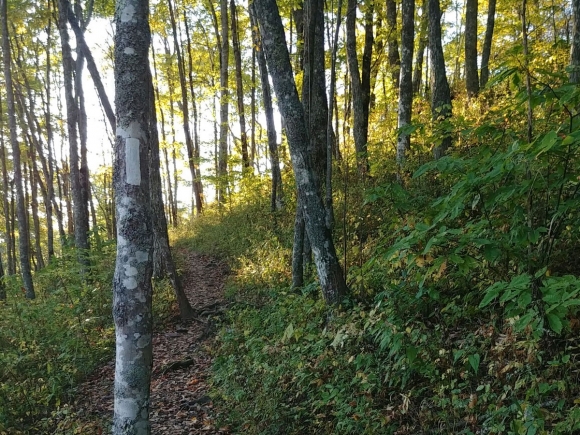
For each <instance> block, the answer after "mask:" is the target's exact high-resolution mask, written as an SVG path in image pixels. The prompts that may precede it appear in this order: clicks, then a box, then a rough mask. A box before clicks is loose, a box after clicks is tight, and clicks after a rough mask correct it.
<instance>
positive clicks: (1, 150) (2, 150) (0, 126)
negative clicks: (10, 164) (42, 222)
mask: <svg viewBox="0 0 580 435" xmlns="http://www.w3.org/2000/svg"><path fill="white" fill-rule="evenodd" d="M2 107H3V102H2V101H1V100H0V159H1V163H2V192H4V195H2V200H3V206H4V222H5V224H6V235H5V237H6V246H7V249H6V258H7V268H8V275H9V276H11V275H14V274H15V273H16V267H15V264H14V263H15V258H14V257H13V256H12V249H11V247H12V245H13V240H12V234H13V230H12V227H13V226H14V221H13V220H12V216H11V213H10V203H9V201H8V199H9V197H11V196H12V187H11V185H10V183H9V182H8V169H7V167H6V158H7V157H6V154H7V153H6V144H5V143H4V114H3V113H2V112H3V110H2Z"/></svg>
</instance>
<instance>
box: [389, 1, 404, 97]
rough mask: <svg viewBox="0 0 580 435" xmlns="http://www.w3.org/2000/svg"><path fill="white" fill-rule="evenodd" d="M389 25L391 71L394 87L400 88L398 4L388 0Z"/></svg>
mask: <svg viewBox="0 0 580 435" xmlns="http://www.w3.org/2000/svg"><path fill="white" fill-rule="evenodd" d="M387 25H388V26H389V30H388V32H389V33H388V36H387V57H388V60H389V71H390V72H391V78H392V80H393V86H394V87H395V88H398V87H399V75H400V73H399V68H400V67H401V58H400V57H399V42H398V41H397V3H396V2H395V0H387Z"/></svg>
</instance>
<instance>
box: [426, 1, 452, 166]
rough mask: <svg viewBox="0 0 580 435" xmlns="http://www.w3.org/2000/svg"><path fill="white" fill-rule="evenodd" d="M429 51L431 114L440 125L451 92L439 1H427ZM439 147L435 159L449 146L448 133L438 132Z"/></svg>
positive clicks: (446, 114)
mask: <svg viewBox="0 0 580 435" xmlns="http://www.w3.org/2000/svg"><path fill="white" fill-rule="evenodd" d="M429 50H430V52H431V59H432V67H431V68H432V69H433V78H434V80H433V90H432V97H431V114H432V118H433V121H434V122H435V123H439V124H440V123H441V122H442V121H444V120H446V119H447V118H449V117H450V116H451V92H450V90H449V83H448V82H447V74H446V72H445V59H444V57H443V46H442V45H441V8H440V6H439V0H429ZM439 139H440V141H441V143H440V145H436V146H435V147H434V149H433V155H434V157H435V159H439V158H440V157H442V156H443V155H444V154H445V152H446V151H447V149H448V148H449V147H450V146H451V135H450V133H449V132H448V131H445V128H443V130H440V131H439Z"/></svg>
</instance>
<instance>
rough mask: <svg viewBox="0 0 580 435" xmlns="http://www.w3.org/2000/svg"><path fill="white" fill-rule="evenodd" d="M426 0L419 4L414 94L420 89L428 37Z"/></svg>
mask: <svg viewBox="0 0 580 435" xmlns="http://www.w3.org/2000/svg"><path fill="white" fill-rule="evenodd" d="M427 24H428V13H427V0H423V2H422V4H421V21H420V23H419V38H418V39H419V41H418V44H417V53H416V55H415V70H414V72H413V95H416V94H418V93H419V91H420V90H421V80H422V78H423V58H424V56H425V48H426V47H427V42H428V40H429V38H428V37H427Z"/></svg>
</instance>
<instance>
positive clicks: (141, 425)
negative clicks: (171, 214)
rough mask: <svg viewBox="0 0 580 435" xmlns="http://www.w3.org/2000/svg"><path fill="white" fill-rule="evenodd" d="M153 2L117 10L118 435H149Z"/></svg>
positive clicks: (123, 0)
mask: <svg viewBox="0 0 580 435" xmlns="http://www.w3.org/2000/svg"><path fill="white" fill-rule="evenodd" d="M148 3H149V2H148V1H138V0H118V1H117V7H116V10H115V25H116V34H115V106H116V110H117V137H116V141H115V165H114V187H115V207H116V210H117V213H116V214H117V261H116V266H115V276H114V279H113V297H114V299H113V319H114V321H115V330H116V363H115V410H114V417H113V434H114V435H121V434H123V435H127V434H129V435H149V434H150V433H151V424H150V422H149V386H150V382H151V368H152V365H153V355H152V340H151V339H152V332H153V331H152V324H153V322H152V315H151V295H152V287H151V273H152V261H151V258H152V254H153V227H152V221H151V200H150V195H149V194H150V189H149V152H148V151H149V145H150V143H149V141H150V133H149V123H150V117H151V107H150V101H151V98H150V97H151V95H150V94H151V91H150V90H151V88H152V83H151V73H150V71H149V59H148V55H149V41H150V38H151V35H150V31H149V21H148V18H149V4H148Z"/></svg>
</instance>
